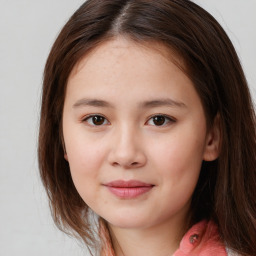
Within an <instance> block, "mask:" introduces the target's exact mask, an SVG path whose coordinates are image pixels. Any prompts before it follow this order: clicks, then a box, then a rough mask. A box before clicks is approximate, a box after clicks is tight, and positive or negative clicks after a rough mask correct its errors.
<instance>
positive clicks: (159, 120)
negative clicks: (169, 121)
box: [153, 116, 166, 126]
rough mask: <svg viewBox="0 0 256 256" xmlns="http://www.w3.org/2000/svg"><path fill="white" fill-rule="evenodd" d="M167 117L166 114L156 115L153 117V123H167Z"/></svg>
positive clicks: (158, 124)
mask: <svg viewBox="0 0 256 256" xmlns="http://www.w3.org/2000/svg"><path fill="white" fill-rule="evenodd" d="M165 119H166V118H165V117H164V116H154V117H153V123H154V124H155V125H157V126H160V125H163V124H164V123H165Z"/></svg>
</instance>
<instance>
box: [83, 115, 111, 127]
mask: <svg viewBox="0 0 256 256" xmlns="http://www.w3.org/2000/svg"><path fill="white" fill-rule="evenodd" d="M84 121H86V122H87V123H88V124H90V125H92V126H100V125H104V124H107V123H108V122H107V119H106V118H105V117H103V116H100V115H93V116H89V117H87V118H86V119H85V120H84Z"/></svg>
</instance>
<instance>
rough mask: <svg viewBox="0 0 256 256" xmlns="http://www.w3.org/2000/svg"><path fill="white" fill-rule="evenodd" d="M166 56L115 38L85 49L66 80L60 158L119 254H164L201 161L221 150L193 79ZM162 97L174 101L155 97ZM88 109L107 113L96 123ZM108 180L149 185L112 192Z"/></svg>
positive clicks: (175, 236)
mask: <svg viewBox="0 0 256 256" xmlns="http://www.w3.org/2000/svg"><path fill="white" fill-rule="evenodd" d="M156 49H157V50H156ZM169 55H170V52H167V49H165V48H164V47H163V46H160V45H156V44H155V45H154V44H153V43H151V47H145V46H142V45H139V44H135V43H134V42H132V41H130V40H128V39H124V38H115V39H113V40H111V41H107V42H104V43H102V44H101V45H99V46H98V47H97V48H96V49H94V50H93V51H92V52H91V53H90V54H88V55H87V56H85V57H84V58H83V59H82V60H81V61H80V62H79V63H78V64H77V65H76V66H75V68H74V69H73V71H72V72H71V75H70V77H69V80H68V84H67V91H66V98H65V103H64V110H63V136H64V142H65V147H66V155H65V158H66V160H67V161H68V162H69V165H70V170H71V175H72V178H73V181H74V184H75V186H76V188H77V190H78V192H79V194H80V195H81V197H82V198H83V200H84V201H85V202H86V204H87V205H88V206H89V207H90V208H91V209H93V210H94V211H95V212H96V213H97V214H98V215H99V216H101V217H102V218H104V219H105V220H106V221H107V222H108V225H109V228H110V232H111V235H112V238H113V241H114V248H115V251H116V254H117V255H118V256H120V255H126V256H129V255H132V256H137V255H149V256H150V255H158V256H159V255H160V256H161V255H171V254H172V253H173V252H174V251H175V250H176V249H177V248H178V245H179V242H180V239H181V238H182V236H183V234H184V228H185V226H186V223H187V221H188V218H189V208H190V200H191V196H192V194H193V191H194V189H195V186H196V183H197V180H198V176H199V173H200V167H201V164H202V161H203V160H207V161H211V160H214V159H216V158H217V156H218V143H219V132H218V129H217V128H216V125H215V126H213V127H212V128H211V129H207V125H206V118H205V114H204V109H203V107H202V104H201V101H200V98H199V96H198V94H197V92H196V90H195V88H194V86H193V84H192V82H191V81H190V80H189V78H188V77H187V76H186V75H185V74H184V73H183V72H182V71H181V70H180V69H179V68H178V67H177V66H176V65H175V64H173V62H171V60H170V58H167V57H165V56H169ZM172 58H175V59H176V61H177V60H178V58H177V57H176V56H174V55H172ZM178 61H179V60H178ZM92 99H97V100H98V101H97V102H96V103H95V101H94V103H93V104H92V102H91V101H90V100H92ZM163 99H164V102H166V100H167V99H168V100H170V99H171V100H172V101H174V102H175V104H174V103H173V102H172V104H168V105H167V104H163V103H162V104H156V103H155V104H153V103H152V101H159V100H160V101H162V100H163ZM99 100H100V101H103V100H104V101H105V102H107V104H106V103H105V104H102V102H100V101H99ZM148 101H151V104H149V103H148V104H145V102H148ZM90 115H100V116H102V117H104V118H103V119H100V120H101V122H99V123H97V124H99V125H95V123H93V119H92V118H90V117H88V116H90ZM159 115H164V116H166V118H162V119H161V118H160V119H161V120H163V122H162V123H161V122H160V125H159V122H154V119H153V118H152V117H153V116H159ZM114 180H139V181H142V182H145V183H147V184H152V185H153V188H152V189H151V190H150V191H149V192H147V193H144V194H142V195H140V196H138V197H136V198H131V199H124V198H119V197H117V196H116V195H114V194H113V193H111V192H110V191H109V189H108V188H107V187H106V186H105V184H107V183H108V182H111V181H114Z"/></svg>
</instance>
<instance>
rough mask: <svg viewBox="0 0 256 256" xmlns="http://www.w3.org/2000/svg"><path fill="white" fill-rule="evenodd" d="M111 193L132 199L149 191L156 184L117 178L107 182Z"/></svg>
mask: <svg viewBox="0 0 256 256" xmlns="http://www.w3.org/2000/svg"><path fill="white" fill-rule="evenodd" d="M105 186H106V187H107V188H108V189H109V191H110V192H111V193H113V194H114V195H116V196H117V197H119V198H123V199H132V198H136V197H138V196H140V195H142V194H144V193H146V192H148V191H150V190H151V189H152V188H153V187H154V185H152V184H148V183H144V182H141V181H137V180H129V181H124V180H115V181H112V182H109V183H107V184H105Z"/></svg>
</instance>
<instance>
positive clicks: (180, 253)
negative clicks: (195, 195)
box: [173, 220, 235, 256]
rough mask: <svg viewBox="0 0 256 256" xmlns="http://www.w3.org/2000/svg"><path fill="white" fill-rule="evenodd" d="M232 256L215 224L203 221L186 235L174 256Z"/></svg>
mask: <svg viewBox="0 0 256 256" xmlns="http://www.w3.org/2000/svg"><path fill="white" fill-rule="evenodd" d="M217 255H218V256H231V255H235V254H233V253H231V251H230V250H227V249H226V248H225V244H224V243H223V241H222V240H221V238H220V235H219V232H218V228H217V226H216V225H215V224H214V222H212V221H209V222H207V221H206V220H203V221H201V222H199V223H197V224H195V225H194V226H192V228H191V229H190V230H189V231H188V232H187V233H186V234H185V236H184V237H183V238H182V240H181V242H180V247H179V249H178V250H177V251H176V252H175V253H174V254H173V256H217Z"/></svg>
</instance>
